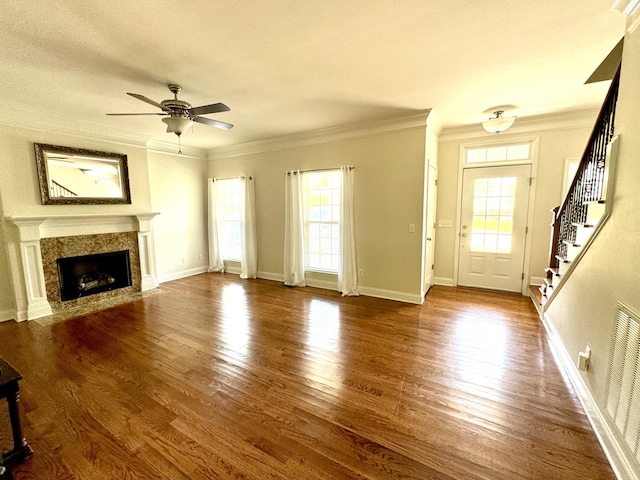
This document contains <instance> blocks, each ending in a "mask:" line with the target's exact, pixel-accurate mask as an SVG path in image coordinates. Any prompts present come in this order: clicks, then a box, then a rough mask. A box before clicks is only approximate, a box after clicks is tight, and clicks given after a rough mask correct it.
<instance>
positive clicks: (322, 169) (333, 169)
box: [285, 165, 356, 175]
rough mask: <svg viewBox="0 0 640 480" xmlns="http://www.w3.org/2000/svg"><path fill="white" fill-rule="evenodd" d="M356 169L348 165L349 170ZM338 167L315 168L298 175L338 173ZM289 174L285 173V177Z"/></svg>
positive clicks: (302, 171) (301, 171)
mask: <svg viewBox="0 0 640 480" xmlns="http://www.w3.org/2000/svg"><path fill="white" fill-rule="evenodd" d="M355 168H356V167H354V166H352V165H349V170H354V169H355ZM338 170H340V167H337V168H335V167H334V168H315V169H313V170H299V172H300V173H315V172H329V171H334V172H335V171H338ZM288 174H289V172H285V175H288Z"/></svg>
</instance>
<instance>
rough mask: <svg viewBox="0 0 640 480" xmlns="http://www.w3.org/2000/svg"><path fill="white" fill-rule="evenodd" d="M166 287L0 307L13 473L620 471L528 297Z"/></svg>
mask: <svg viewBox="0 0 640 480" xmlns="http://www.w3.org/2000/svg"><path fill="white" fill-rule="evenodd" d="M161 291H162V293H160V294H158V295H153V296H150V297H147V298H144V299H142V300H138V301H135V302H133V303H129V304H125V305H121V306H118V307H114V308H111V309H109V310H106V311H103V312H99V313H95V314H91V315H87V316H83V317H79V318H75V319H72V320H67V321H65V322H61V323H57V324H53V325H48V326H43V325H40V324H38V323H37V322H35V321H31V322H23V323H19V324H18V323H14V322H4V323H0V355H1V356H2V357H4V358H5V359H6V360H7V361H9V363H11V364H13V366H14V367H15V368H16V369H17V370H18V371H20V372H21V373H22V375H23V377H24V380H22V382H21V404H22V407H21V408H22V418H23V427H24V432H25V436H26V437H27V439H28V441H29V444H30V445H31V447H32V448H33V450H34V451H35V454H34V456H33V457H31V458H30V459H29V460H27V461H25V462H24V463H22V464H20V465H19V466H17V467H15V468H14V469H13V474H14V477H15V479H16V480H18V479H29V480H38V479H42V480H52V479H65V480H66V479H78V480H100V479H105V480H112V479H127V480H137V479H170V480H179V479H207V480H210V479H260V480H264V479H310V480H313V479H326V480H329V479H331V480H336V479H400V478H402V479H419V480H426V479H437V480H451V479H456V480H463V479H464V480H467V479H492V480H493V479H496V480H497V479H500V480H502V479H504V480H513V479H518V480H521V479H525V480H526V479H532V480H533V479H535V480H553V479H558V480H559V479H562V480H571V479H603V480H604V479H611V480H613V479H615V476H614V474H613V472H612V470H611V468H610V466H609V464H608V463H607V460H606V458H605V456H604V454H603V451H602V449H601V447H600V446H599V444H598V442H597V440H596V436H595V434H594V433H593V431H592V429H591V427H590V425H589V422H588V420H587V418H586V416H585V415H584V413H583V411H582V409H581V407H580V404H579V402H578V400H577V397H576V395H575V394H574V393H573V391H572V389H571V387H570V384H569V381H568V379H566V378H565V377H564V376H563V373H562V372H561V371H560V370H559V368H558V366H557V364H556V362H555V360H554V357H553V355H552V353H551V349H550V346H549V344H548V341H547V337H546V334H545V332H544V329H543V327H542V325H541V323H540V321H539V320H538V318H537V315H536V313H535V309H534V307H533V306H532V304H531V300H530V299H529V298H528V297H523V296H520V295H513V294H501V293H493V292H486V291H479V290H473V289H465V288H451V287H434V288H433V289H432V290H431V291H430V293H429V294H428V296H427V300H426V302H425V303H424V305H422V306H417V305H409V304H403V303H399V302H393V301H386V300H380V299H375V298H369V297H347V298H341V297H339V296H338V294H337V293H336V292H331V291H324V290H318V289H313V288H297V289H291V288H287V287H284V286H282V284H280V283H276V282H271V281H266V280H241V279H239V278H238V277H237V276H235V275H229V274H226V275H223V274H204V275H198V276H194V277H189V278H186V279H182V280H177V281H174V282H170V283H166V284H163V285H162V286H161ZM3 440H6V436H5V437H4V438H3ZM5 443H6V442H5ZM9 446H10V445H9ZM5 448H6V447H5Z"/></svg>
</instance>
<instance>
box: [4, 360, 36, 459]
mask: <svg viewBox="0 0 640 480" xmlns="http://www.w3.org/2000/svg"><path fill="white" fill-rule="evenodd" d="M20 380H22V375H20V374H19V373H18V371H17V370H16V369H15V368H13V367H12V366H11V365H9V364H8V363H7V362H6V361H5V359H4V358H2V357H0V398H6V399H7V404H8V405H9V418H10V419H11V433H12V434H13V449H12V450H9V451H8V452H5V453H3V454H2V462H1V463H2V464H3V465H7V466H12V465H15V464H17V463H20V462H22V461H23V460H25V459H27V458H29V457H30V456H31V455H33V450H31V447H29V445H28V444H27V440H26V439H25V438H24V437H23V436H22V428H21V426H20V413H19V411H18V401H19V400H20V387H19V386H18V381H20Z"/></svg>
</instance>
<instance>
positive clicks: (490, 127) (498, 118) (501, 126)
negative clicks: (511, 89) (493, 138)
mask: <svg viewBox="0 0 640 480" xmlns="http://www.w3.org/2000/svg"><path fill="white" fill-rule="evenodd" d="M503 113H504V111H503V110H497V111H495V112H493V114H494V115H495V117H491V118H490V119H489V120H485V121H484V122H482V128H484V129H485V130H486V131H487V132H489V133H495V134H496V135H498V134H500V133H502V132H504V131H505V130H507V129H508V128H509V127H511V125H513V122H515V121H516V117H503V116H502V114H503Z"/></svg>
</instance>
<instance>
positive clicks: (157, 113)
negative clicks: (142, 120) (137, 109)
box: [107, 112, 166, 116]
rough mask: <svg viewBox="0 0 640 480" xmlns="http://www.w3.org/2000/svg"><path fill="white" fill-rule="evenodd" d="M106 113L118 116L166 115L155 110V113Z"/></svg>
mask: <svg viewBox="0 0 640 480" xmlns="http://www.w3.org/2000/svg"><path fill="white" fill-rule="evenodd" d="M107 115H112V116H118V115H166V113H164V112H162V113H160V112H156V113H107Z"/></svg>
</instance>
